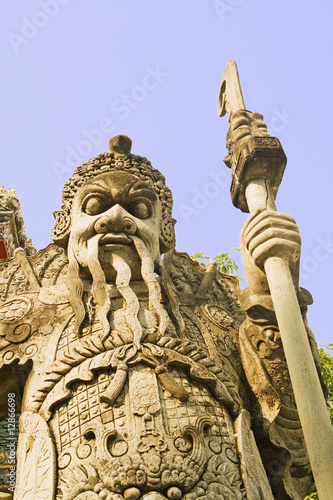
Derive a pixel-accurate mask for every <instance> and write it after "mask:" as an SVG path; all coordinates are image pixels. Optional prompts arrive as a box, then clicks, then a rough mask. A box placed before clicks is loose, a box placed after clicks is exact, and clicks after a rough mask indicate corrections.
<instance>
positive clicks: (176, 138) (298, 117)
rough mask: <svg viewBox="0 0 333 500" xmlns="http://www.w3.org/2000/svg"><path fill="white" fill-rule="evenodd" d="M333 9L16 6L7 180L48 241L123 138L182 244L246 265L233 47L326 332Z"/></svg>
mask: <svg viewBox="0 0 333 500" xmlns="http://www.w3.org/2000/svg"><path fill="white" fill-rule="evenodd" d="M2 7H3V9H4V6H2ZM332 14H333V7H332V4H331V3H330V2H329V1H328V0H327V1H321V2H316V3H315V2H313V1H311V2H310V1H309V0H306V1H303V2H300V1H297V2H290V0H289V1H287V0H280V1H279V2H277V1H272V0H252V1H249V0H219V1H213V0H212V1H210V0H206V1H205V2H204V1H198V0H191V1H190V0H183V1H181V2H180V1H179V0H178V1H176V0H169V1H168V2H166V1H161V0H141V1H140V2H137V1H134V0H122V1H119V0H118V1H115V0H95V1H94V2H91V1H88V0H80V1H78V0H37V1H35V0H30V1H29V2H27V1H23V0H16V1H15V2H7V5H6V8H5V12H3V13H2V16H1V19H0V30H1V43H0V50H1V59H2V68H3V71H2V75H3V76H2V78H1V87H2V92H1V109H2V113H3V114H2V122H1V125H2V130H1V137H2V155H1V156H2V166H1V179H0V184H4V185H5V186H6V187H13V186H14V187H15V188H16V191H17V193H18V195H19V197H20V199H21V205H22V210H23V216H24V219H25V225H26V231H27V234H28V235H29V236H30V237H31V238H32V240H33V242H34V243H35V245H36V247H37V248H38V249H39V248H43V247H44V246H46V245H47V244H48V243H49V242H50V241H51V239H50V231H51V228H52V225H53V216H52V212H53V211H54V210H57V209H59V208H60V204H61V190H62V186H63V184H64V182H65V181H66V180H67V178H68V177H69V176H70V175H71V172H72V171H73V169H74V167H75V166H77V165H79V164H81V163H83V162H84V161H87V160H88V159H89V158H91V157H92V156H95V155H96V154H98V153H100V152H103V151H107V150H108V140H109V138H110V137H111V136H112V135H115V134H117V133H125V134H127V135H129V136H130V137H131V139H132V140H133V147H132V152H133V153H137V154H140V155H142V156H147V157H148V158H149V159H150V160H151V161H152V163H153V165H154V166H155V167H156V168H158V169H159V170H160V171H161V172H162V173H163V174H164V175H165V176H166V179H167V184H168V186H169V187H170V188H171V189H172V191H173V194H174V216H175V218H176V219H177V220H178V222H177V225H176V235H177V249H178V250H179V251H187V252H188V253H192V252H195V251H203V252H204V254H206V255H209V256H214V255H216V254H220V253H222V252H228V251H230V255H231V256H233V257H234V258H235V259H236V260H237V261H238V262H239V261H240V256H239V254H238V252H237V251H235V250H232V249H231V247H230V244H234V245H238V243H239V234H240V230H241V227H242V225H243V224H244V222H245V220H246V214H243V213H241V212H240V211H239V210H237V209H236V208H234V207H233V205H232V203H231V199H230V194H229V185H230V172H229V171H228V169H227V168H226V167H225V166H224V163H223V157H224V156H225V154H226V149H225V133H226V131H227V128H228V121H227V119H226V118H223V119H221V118H219V117H218V115H217V96H218V90H219V85H220V80H221V76H222V73H223V69H224V67H225V65H226V63H227V61H228V60H229V59H230V58H234V59H235V60H236V61H237V64H238V69H239V73H240V78H241V83H242V88H243V94H244V98H245V103H246V106H247V108H248V109H250V110H251V111H258V112H261V113H263V115H264V118H265V122H266V123H267V125H268V130H269V132H270V133H271V135H275V136H277V137H279V139H280V141H281V142H282V145H283V147H284V150H285V152H286V155H287V157H288V164H287V169H286V172H285V175H284V179H283V181H282V185H281V187H280V190H279V193H278V197H277V207H278V209H279V210H280V211H283V212H286V213H288V214H290V215H292V216H294V217H295V219H296V221H297V223H298V225H299V227H300V230H301V234H302V240H303V247H302V257H301V264H302V265H301V286H303V287H305V288H307V289H309V290H310V292H311V293H312V295H313V297H314V305H313V306H311V308H310V310H309V323H310V326H311V327H312V329H313V331H314V333H315V336H316V338H317V340H318V341H319V342H320V343H323V344H327V343H328V342H330V341H331V340H332V338H333V334H332V331H331V328H330V326H329V324H330V323H329V314H330V310H331V307H332V300H331V290H330V285H331V282H332V270H333V229H332V222H331V220H332V216H331V213H332V210H331V205H332V198H333V196H332V187H333V183H332V180H333V174H332V159H331V147H330V146H331V143H332V133H331V129H332V126H331V116H332V115H331V113H332V98H331V92H332V91H331V79H332V74H333V71H332V56H331V53H332V28H331V20H332ZM241 286H242V287H244V286H245V283H244V282H243V283H242V285H241Z"/></svg>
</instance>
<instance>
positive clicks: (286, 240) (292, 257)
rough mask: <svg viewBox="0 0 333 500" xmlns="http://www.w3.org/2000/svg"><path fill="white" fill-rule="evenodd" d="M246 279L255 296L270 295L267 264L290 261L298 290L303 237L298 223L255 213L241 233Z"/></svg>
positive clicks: (269, 213)
mask: <svg viewBox="0 0 333 500" xmlns="http://www.w3.org/2000/svg"><path fill="white" fill-rule="evenodd" d="M241 252H242V260H243V266H244V270H245V276H246V279H247V281H248V284H249V286H250V288H251V290H252V292H253V293H258V294H261V293H268V291H269V289H268V284H267V279H266V275H265V273H264V264H265V261H266V260H267V259H268V258H269V257H281V258H283V259H285V260H287V261H288V263H289V267H290V272H291V275H292V278H293V281H294V285H295V287H297V286H298V277H299V259H300V253H301V237H300V234H299V230H298V227H297V225H296V222H295V220H294V219H293V217H291V216H290V215H285V214H282V213H280V212H275V211H273V210H266V209H258V210H256V211H255V212H253V213H252V214H251V215H250V217H249V218H248V220H247V222H246V224H245V225H244V227H243V229H242V233H241Z"/></svg>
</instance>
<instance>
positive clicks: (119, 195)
mask: <svg viewBox="0 0 333 500" xmlns="http://www.w3.org/2000/svg"><path fill="white" fill-rule="evenodd" d="M71 218H72V225H71V233H70V242H73V241H74V242H75V245H74V252H75V256H76V259H77V261H78V262H79V264H80V266H81V268H82V270H83V274H84V273H85V272H86V271H87V267H88V246H87V242H88V241H89V240H90V239H91V238H93V237H94V236H96V235H101V237H100V239H99V243H98V245H99V247H98V258H99V262H100V263H101V265H102V268H103V270H104V273H105V275H106V278H107V279H113V278H114V276H115V273H114V270H113V268H112V264H111V262H112V254H117V255H119V256H120V257H122V258H123V259H124V260H125V261H126V262H127V264H128V265H129V266H130V268H131V270H132V278H135V277H139V276H140V268H141V260H140V258H139V256H138V253H137V251H136V248H135V245H134V243H133V240H132V239H131V236H136V237H138V238H140V239H141V240H142V242H143V243H144V244H145V246H146V248H147V250H148V253H149V255H150V257H151V258H152V259H153V261H154V262H156V260H157V258H158V257H159V253H160V247H159V232H160V222H161V206H160V201H159V200H158V198H157V196H156V194H155V192H154V191H153V189H152V188H151V187H150V186H149V184H147V183H146V182H144V181H142V180H140V179H139V178H138V177H136V176H135V175H133V174H130V173H126V172H112V173H106V174H101V175H99V176H97V177H95V178H94V179H91V180H89V181H87V182H86V183H85V184H83V185H82V186H81V187H80V188H79V189H78V191H77V193H76V196H75V199H74V202H73V209H72V217H71ZM70 244H71V243H70Z"/></svg>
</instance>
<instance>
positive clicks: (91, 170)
mask: <svg viewBox="0 0 333 500" xmlns="http://www.w3.org/2000/svg"><path fill="white" fill-rule="evenodd" d="M109 146H110V151H111V152H110V153H102V154H100V155H98V156H95V157H94V158H91V160H89V161H88V162H87V163H84V164H83V165H81V166H79V167H77V168H76V169H75V171H74V173H73V175H72V177H71V178H70V179H69V180H68V181H67V182H66V184H65V185H64V189H63V192H62V205H61V210H59V211H56V212H54V217H55V220H56V221H55V224H54V226H53V229H52V232H51V236H52V239H53V241H54V242H55V243H56V245H58V246H60V247H63V248H66V246H67V243H68V238H69V233H70V226H71V209H72V203H73V199H74V196H75V194H76V192H77V190H78V189H79V187H80V186H82V184H84V183H85V182H86V181H87V180H88V179H91V178H92V177H96V176H98V175H100V174H105V173H108V172H116V171H121V172H129V173H131V174H133V175H135V176H137V177H138V178H139V179H142V180H143V181H145V182H147V183H148V184H150V186H152V188H153V189H154V191H155V193H156V195H157V196H158V198H159V200H160V202H161V205H162V218H161V228H160V249H161V253H164V252H166V251H168V250H170V249H171V248H174V247H175V232H174V224H175V222H176V221H175V219H173V218H172V204H173V200H172V193H171V191H170V189H169V188H168V187H167V186H166V185H165V178H164V176H163V175H162V174H161V173H160V172H159V171H158V170H157V169H156V168H154V167H153V166H152V165H151V163H150V161H148V160H147V158H144V157H142V156H137V155H133V154H131V152H130V151H131V146H132V141H131V139H130V138H129V137H127V136H126V135H116V136H114V137H112V138H111V139H110V141H109Z"/></svg>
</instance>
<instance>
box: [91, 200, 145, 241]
mask: <svg viewBox="0 0 333 500" xmlns="http://www.w3.org/2000/svg"><path fill="white" fill-rule="evenodd" d="M95 231H96V233H98V234H106V233H122V232H124V233H126V234H135V233H136V224H135V222H134V221H133V220H132V219H131V218H130V217H128V215H126V212H125V210H124V209H123V208H122V207H121V206H120V205H114V206H113V207H112V208H110V210H108V211H107V212H106V213H105V214H104V215H102V216H101V217H100V218H99V219H98V220H97V221H96V222H95Z"/></svg>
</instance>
